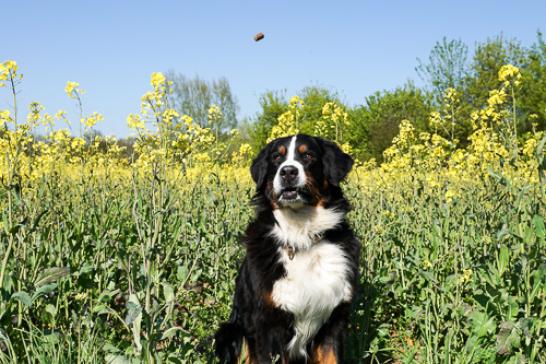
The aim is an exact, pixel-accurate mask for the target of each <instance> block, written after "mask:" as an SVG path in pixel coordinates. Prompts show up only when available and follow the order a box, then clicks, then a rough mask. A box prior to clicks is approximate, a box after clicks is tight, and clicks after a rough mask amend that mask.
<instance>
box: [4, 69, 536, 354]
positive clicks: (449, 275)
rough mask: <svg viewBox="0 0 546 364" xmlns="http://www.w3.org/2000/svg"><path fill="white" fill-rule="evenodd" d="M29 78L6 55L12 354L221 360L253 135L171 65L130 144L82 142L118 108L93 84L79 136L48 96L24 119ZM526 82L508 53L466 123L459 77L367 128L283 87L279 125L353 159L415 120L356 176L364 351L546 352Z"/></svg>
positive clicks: (376, 107) (358, 317) (353, 329)
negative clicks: (179, 82)
mask: <svg viewBox="0 0 546 364" xmlns="http://www.w3.org/2000/svg"><path fill="white" fill-rule="evenodd" d="M21 80H22V76H21V74H20V73H19V72H18V69H17V64H16V63H15V62H13V61H8V62H4V63H2V64H1V67H0V82H1V83H2V84H3V85H4V86H7V87H6V89H7V90H8V91H9V94H10V95H11V97H12V100H13V103H12V105H13V106H14V108H13V109H12V110H1V111H0V180H1V182H2V187H1V188H0V204H1V205H0V206H1V214H2V225H1V229H0V257H1V259H0V362H2V363H3V362H5V363H12V362H43V363H74V362H77V363H86V362H109V363H140V362H148V363H158V362H173V363H209V362H213V359H212V349H211V348H212V334H213V332H214V330H215V329H216V328H217V327H218V324H219V322H221V321H223V320H224V319H226V318H227V315H228V314H229V308H230V307H229V305H230V302H231V297H232V294H233V289H234V280H235V276H236V274H237V267H238V263H239V261H240V259H241V257H242V253H243V251H242V247H241V246H240V245H239V244H238V242H237V239H238V236H239V235H240V233H241V231H242V230H243V229H244V227H245V226H246V224H247V223H248V221H249V219H250V217H251V214H252V209H251V207H250V199H251V196H252V194H253V184H252V180H251V178H250V176H249V173H248V163H249V161H250V160H251V154H252V146H251V145H250V144H247V143H243V142H242V141H240V142H241V144H240V145H238V146H237V147H233V146H230V143H231V142H232V139H238V138H240V133H239V132H238V131H235V132H231V133H233V134H232V135H233V138H229V139H228V138H225V139H222V135H217V134H216V133H215V131H214V130H213V129H211V128H208V127H203V126H201V125H199V124H198V123H196V122H194V120H193V118H192V117H191V116H189V115H186V114H183V113H180V112H178V111H177V110H176V109H175V108H173V105H172V103H171V100H170V97H169V95H170V94H169V93H170V92H171V87H170V86H171V84H170V82H169V79H168V78H167V77H165V76H164V75H163V74H161V73H154V74H152V77H151V90H150V91H149V92H147V93H146V94H145V95H144V96H143V97H142V99H141V108H140V111H139V112H138V113H133V114H131V115H129V117H128V119H127V122H128V124H129V126H130V127H131V128H132V129H133V132H134V135H135V136H134V143H133V144H132V150H131V151H128V150H126V149H125V145H127V143H125V144H122V143H121V142H120V141H118V140H116V139H114V138H111V137H101V136H100V135H98V134H97V135H94V136H93V138H91V137H88V138H83V137H82V136H83V135H85V133H84V132H87V133H88V134H86V135H92V134H89V132H90V131H91V130H92V127H93V125H94V124H95V123H96V122H101V120H100V119H101V118H100V117H99V116H98V115H100V114H95V113H91V114H89V115H87V114H83V108H82V107H81V106H82V103H83V98H82V95H83V90H82V89H81V88H80V86H79V85H78V84H77V83H75V82H69V83H68V84H67V89H66V93H67V94H68V96H69V97H71V98H73V99H74V100H75V102H76V107H77V108H78V110H79V111H80V114H81V115H80V122H79V125H80V128H81V129H80V130H81V131H80V136H73V135H71V133H70V131H69V130H68V129H62V128H60V127H59V125H56V124H58V123H60V122H68V120H67V119H66V116H65V115H66V113H64V112H62V111H60V112H58V113H56V114H55V115H50V114H48V113H47V112H46V111H45V110H44V108H43V107H42V106H41V105H40V104H38V103H33V104H31V105H30V106H31V107H30V111H29V113H28V116H27V118H26V120H25V121H21V120H20V117H19V116H18V115H19V113H18V112H17V93H18V85H19V82H21ZM524 82H525V77H524V76H523V72H522V71H521V70H520V69H518V68H517V67H514V66H511V65H505V66H501V67H499V69H498V72H497V74H496V82H495V85H494V89H492V90H490V91H491V92H490V93H488V98H487V99H486V101H485V105H484V106H483V107H480V108H476V109H474V110H472V111H473V112H472V117H471V118H469V120H467V121H466V120H462V119H459V118H458V117H453V115H454V113H453V107H452V106H453V105H456V104H457V103H464V99H461V98H459V97H458V95H457V93H456V90H453V91H452V90H450V89H447V90H446V93H445V95H444V96H443V98H442V100H443V101H442V104H441V105H438V107H437V108H436V109H433V110H432V111H433V112H434V114H430V113H429V111H431V109H430V108H431V107H430V106H429V105H428V104H427V103H426V102H425V101H424V100H423V95H422V94H421V93H420V92H419V91H417V90H412V89H404V90H399V91H397V92H394V93H384V94H380V95H376V97H375V98H371V99H370V100H369V101H368V108H367V109H364V110H359V113H362V115H363V116H362V118H363V119H364V120H369V121H368V122H366V123H362V124H357V125H358V126H357V125H355V123H358V122H357V120H358V118H357V116H358V115H356V116H355V113H354V111H353V110H348V109H347V107H346V106H345V105H343V104H342V103H341V102H339V100H336V99H335V98H331V97H330V96H331V95H329V94H321V93H320V92H319V93H313V94H311V93H309V94H307V96H309V97H307V98H306V97H305V96H306V95H303V96H302V97H293V98H291V99H290V101H289V102H281V101H280V99H279V98H277V97H276V96H274V95H273V94H271V95H272V96H271V97H269V98H268V99H266V100H265V101H264V105H266V107H267V110H268V112H267V114H263V115H261V117H263V119H262V121H263V122H262V124H261V125H262V126H261V128H262V129H261V130H259V132H257V135H260V137H261V138H265V139H267V138H269V137H277V136H282V135H284V134H285V133H292V132H293V131H295V130H302V131H308V132H314V133H318V134H319V135H322V136H324V137H327V138H331V139H333V140H337V141H338V142H339V143H343V145H344V148H346V150H347V151H348V152H350V153H355V150H352V149H351V148H353V147H359V145H358V144H357V140H358V139H353V134H354V132H353V130H356V128H357V127H361V128H362V129H363V130H366V132H369V130H373V128H374V127H377V128H379V125H381V124H380V123H379V124H378V123H377V122H376V121H375V120H376V117H378V116H382V115H387V114H389V113H391V112H394V111H396V112H397V114H396V115H399V116H400V119H396V128H397V129H398V132H396V133H393V136H394V138H393V144H392V145H391V146H390V147H388V148H387V149H386V150H385V153H384V163H382V164H381V165H377V164H376V163H375V162H373V161H367V162H364V161H363V160H362V161H361V162H360V163H359V165H358V166H357V167H356V168H355V169H354V171H353V172H352V173H351V175H350V177H349V180H348V182H347V183H346V185H345V186H344V189H345V191H346V194H347V196H348V198H349V199H350V201H351V203H352V204H353V207H354V209H353V211H352V212H351V213H350V220H351V224H352V226H354V228H355V230H356V232H357V234H358V236H359V237H360V238H361V240H362V243H363V252H362V261H361V272H360V273H361V279H360V282H359V283H360V287H361V292H360V295H359V299H358V302H357V304H356V307H355V312H354V315H353V318H352V320H351V323H350V327H349V330H348V345H347V350H348V352H347V355H348V359H349V360H350V362H355V363H367V362H380V361H389V360H390V361H394V362H405V363H409V362H420V363H441V362H442V363H443V362H445V363H452V362H457V363H462V362H465V363H483V362H489V363H492V362H495V363H518V362H528V363H540V362H545V361H546V357H545V356H544V353H545V352H546V347H545V332H546V306H545V302H546V273H545V272H546V265H545V261H546V230H545V223H544V216H546V209H545V202H546V191H545V180H546V175H545V167H546V160H545V153H544V147H545V143H546V138H545V135H544V133H543V132H541V131H538V130H531V131H530V132H527V133H525V134H521V133H518V128H517V120H518V117H519V114H518V113H519V111H518V100H519V99H518V97H519V96H518V95H519V92H521V90H522V89H523V88H524V87H525V85H524ZM310 95H312V96H313V97H310ZM313 100H322V101H320V102H317V103H316V104H315V102H314V101H313ZM408 100H410V101H411V102H410V103H405V102H406V101H408ZM318 105H320V107H319V106H318ZM404 105H405V106H404ZM415 109H418V110H415ZM385 110H387V111H385ZM214 112H216V111H213V113H214ZM367 113H369V114H367ZM404 113H405V115H406V117H405V118H404V117H403V116H404ZM412 113H414V114H412ZM428 117H430V120H427V119H428ZM366 118H367V119H366ZM408 119H409V120H408ZM385 120H388V118H387V117H385ZM462 122H466V123H467V124H468V129H469V132H468V133H469V137H468V143H467V144H466V145H463V144H462V143H460V142H459V141H458V134H457V132H456V127H457V125H458V124H460V123H462ZM375 124H378V125H375ZM39 126H42V127H45V129H46V130H47V135H46V136H45V137H44V138H37V137H35V131H36V130H37V128H38V127H39ZM313 128H314V129H313ZM365 128H368V129H365ZM425 128H430V129H425ZM256 130H258V129H256ZM363 135H366V134H363ZM372 140H373V137H372ZM346 141H348V142H349V143H351V142H352V143H355V144H348V145H345V143H346ZM363 148H364V147H363ZM361 150H365V149H360V150H358V151H359V152H360V151H361ZM379 150H381V148H377V149H376V152H378V151H379Z"/></svg>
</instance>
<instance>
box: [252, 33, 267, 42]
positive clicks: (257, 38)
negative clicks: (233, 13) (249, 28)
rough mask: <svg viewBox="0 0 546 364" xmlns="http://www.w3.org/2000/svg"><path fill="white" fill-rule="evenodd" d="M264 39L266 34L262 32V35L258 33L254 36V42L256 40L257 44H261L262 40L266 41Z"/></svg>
mask: <svg viewBox="0 0 546 364" xmlns="http://www.w3.org/2000/svg"><path fill="white" fill-rule="evenodd" d="M264 37H265V35H264V33H262V32H260V33H258V34H256V35H255V36H254V40H255V41H256V42H259V41H261V40H262V39H264Z"/></svg>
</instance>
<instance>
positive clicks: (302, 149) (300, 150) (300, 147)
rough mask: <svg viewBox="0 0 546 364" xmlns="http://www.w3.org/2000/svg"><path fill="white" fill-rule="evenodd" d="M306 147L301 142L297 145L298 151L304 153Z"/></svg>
mask: <svg viewBox="0 0 546 364" xmlns="http://www.w3.org/2000/svg"><path fill="white" fill-rule="evenodd" d="M307 149H308V147H307V144H302V145H300V146H299V147H298V152H300V153H305V152H307Z"/></svg>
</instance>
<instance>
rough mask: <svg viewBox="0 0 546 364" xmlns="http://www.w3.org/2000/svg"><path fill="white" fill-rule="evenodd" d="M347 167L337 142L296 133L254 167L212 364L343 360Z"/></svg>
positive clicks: (352, 276) (347, 302)
mask: <svg viewBox="0 0 546 364" xmlns="http://www.w3.org/2000/svg"><path fill="white" fill-rule="evenodd" d="M352 165H353V160H352V159H351V157H350V156H349V155H347V154H346V153H344V152H342V151H341V149H340V148H339V147H338V146H337V145H336V144H334V143H332V142H330V141H327V140H324V139H321V138H317V137H312V136H308V135H303V134H298V135H295V136H290V137H285V138H279V139H276V140H273V141H272V142H270V143H269V144H268V145H267V146H266V147H265V148H264V149H263V150H262V151H261V152H260V153H259V154H258V156H257V157H256V159H255V160H254V161H253V163H252V167H251V175H252V178H253V179H254V181H255V182H256V196H255V197H254V199H253V203H254V206H255V209H256V216H255V218H254V220H253V221H252V222H251V223H250V224H249V226H248V228H247V230H246V233H245V235H244V238H243V243H244V246H245V248H246V257H245V259H244V261H243V263H242V265H241V268H240V270H239V273H238V277H237V280H236V288H235V295H234V298H233V308H232V312H231V315H230V318H229V320H228V321H227V322H225V323H223V324H221V325H220V328H219V329H218V331H217V332H216V335H215V342H216V348H215V352H216V355H217V357H218V358H219V360H220V362H221V363H239V362H242V361H243V359H244V360H245V361H244V362H245V363H273V362H275V363H283V364H292V363H341V362H343V343H344V336H345V333H346V329H347V323H348V319H349V314H350V308H351V302H352V300H353V299H354V297H355V293H356V292H355V291H356V286H357V278H358V277H357V276H358V262H359V255H360V242H359V240H358V239H357V238H356V237H355V235H354V234H353V232H352V230H351V228H350V227H349V224H348V222H347V218H346V214H347V212H348V211H349V203H348V201H347V200H346V199H345V198H344V197H343V193H342V191H341V188H340V182H341V181H342V180H343V179H344V178H345V176H346V175H347V174H348V173H349V171H350V170H351V167H352ZM243 347H244V348H245V349H243ZM244 352H246V353H245V355H244V356H245V358H242V356H243V353H244Z"/></svg>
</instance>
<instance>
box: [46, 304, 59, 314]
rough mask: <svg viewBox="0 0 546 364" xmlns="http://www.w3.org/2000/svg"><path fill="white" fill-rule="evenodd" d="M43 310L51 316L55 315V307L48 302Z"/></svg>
mask: <svg viewBox="0 0 546 364" xmlns="http://www.w3.org/2000/svg"><path fill="white" fill-rule="evenodd" d="M45 311H46V312H47V313H49V314H50V315H51V317H55V316H56V315H57V308H55V306H53V305H52V304H50V303H48V304H47V305H46V307H45Z"/></svg>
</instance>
